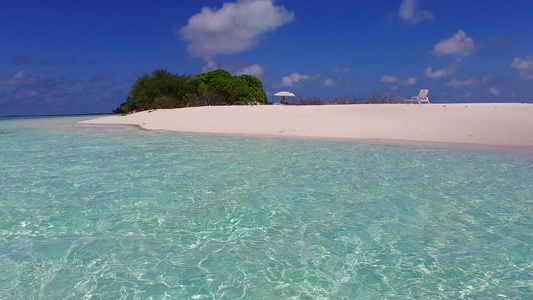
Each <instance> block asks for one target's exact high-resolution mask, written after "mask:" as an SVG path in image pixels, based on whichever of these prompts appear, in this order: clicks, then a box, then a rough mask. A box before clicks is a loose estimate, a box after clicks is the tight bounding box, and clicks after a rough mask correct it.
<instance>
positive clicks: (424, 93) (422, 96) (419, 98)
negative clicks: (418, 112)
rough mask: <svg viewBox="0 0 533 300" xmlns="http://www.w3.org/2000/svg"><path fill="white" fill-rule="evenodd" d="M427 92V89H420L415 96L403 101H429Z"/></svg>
mask: <svg viewBox="0 0 533 300" xmlns="http://www.w3.org/2000/svg"><path fill="white" fill-rule="evenodd" d="M428 93H429V90H420V93H418V96H417V97H413V98H411V99H405V103H407V102H410V103H413V102H415V101H418V104H420V103H429V97H428Z"/></svg>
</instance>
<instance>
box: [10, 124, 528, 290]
mask: <svg viewBox="0 0 533 300" xmlns="http://www.w3.org/2000/svg"><path fill="white" fill-rule="evenodd" d="M77 120H79V118H46V119H13V120H12V119H7V120H0V145H1V146H0V190H1V194H0V269H1V270H2V271H1V272H0V299H239V298H245V299H291V298H292V299H377V298H380V299H383V298H388V299H450V298H453V299H460V298H464V299H468V298H472V299H487V298H492V299H494V298H498V299H505V298H510V299H528V298H532V297H533V260H532V257H533V185H532V184H531V182H533V155H531V153H520V152H513V151H495V150H483V149H473V148H472V149H459V148H454V147H442V146H423V145H385V144H365V143H357V142H349V141H318V140H290V139H276V138H253V137H231V136H206V135H188V134H177V133H167V132H149V131H142V130H138V129H135V128H132V127H103V126H90V125H80V124H77V123H76V121H77Z"/></svg>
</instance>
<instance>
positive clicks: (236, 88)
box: [113, 70, 268, 114]
mask: <svg viewBox="0 0 533 300" xmlns="http://www.w3.org/2000/svg"><path fill="white" fill-rule="evenodd" d="M261 103H262V104H266V103H268V99H267V96H266V93H265V91H264V90H263V82H261V80H259V79H258V78H256V77H254V76H252V75H240V76H232V75H231V74H230V73H229V72H227V71H224V70H215V71H211V72H207V73H200V74H197V75H194V76H191V75H177V74H172V73H169V72H168V71H166V70H155V71H153V72H152V73H150V74H145V75H143V76H141V77H139V78H138V79H137V81H135V83H134V84H133V86H132V87H131V90H130V92H129V93H128V98H127V99H126V102H124V103H122V104H121V105H120V107H118V108H117V109H115V110H114V111H113V113H115V114H123V113H130V112H133V111H137V110H147V109H159V108H180V107H192V106H202V105H235V104H261Z"/></svg>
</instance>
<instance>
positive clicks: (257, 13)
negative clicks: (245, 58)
mask: <svg viewBox="0 0 533 300" xmlns="http://www.w3.org/2000/svg"><path fill="white" fill-rule="evenodd" d="M293 20H294V13H293V12H290V11H288V10H287V9H285V7H284V6H275V5H274V4H273V0H238V1H237V2H235V3H230V2H226V3H224V4H223V5H222V8H220V9H218V10H216V9H214V10H212V9H211V8H209V7H203V8H202V11H201V12H200V13H198V14H196V15H194V16H192V17H190V18H189V21H188V23H187V25H186V26H184V27H182V28H181V29H180V30H179V35H180V36H181V38H182V39H183V40H185V41H188V42H189V45H188V47H187V51H188V52H189V55H191V56H194V57H203V58H205V59H210V58H213V57H215V56H217V55H231V54H235V53H239V52H242V51H244V50H247V49H249V48H251V47H253V46H255V45H257V44H258V43H259V38H260V37H261V35H262V34H263V33H265V32H267V31H270V30H274V29H276V28H278V27H280V26H282V25H284V24H287V23H289V22H291V21H293Z"/></svg>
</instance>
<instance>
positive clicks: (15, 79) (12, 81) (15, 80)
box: [0, 71, 37, 86]
mask: <svg viewBox="0 0 533 300" xmlns="http://www.w3.org/2000/svg"><path fill="white" fill-rule="evenodd" d="M36 82H37V77H33V76H26V73H24V71H19V72H18V73H17V74H15V75H13V76H11V77H7V78H0V85H11V86H23V85H32V84H34V83H36Z"/></svg>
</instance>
